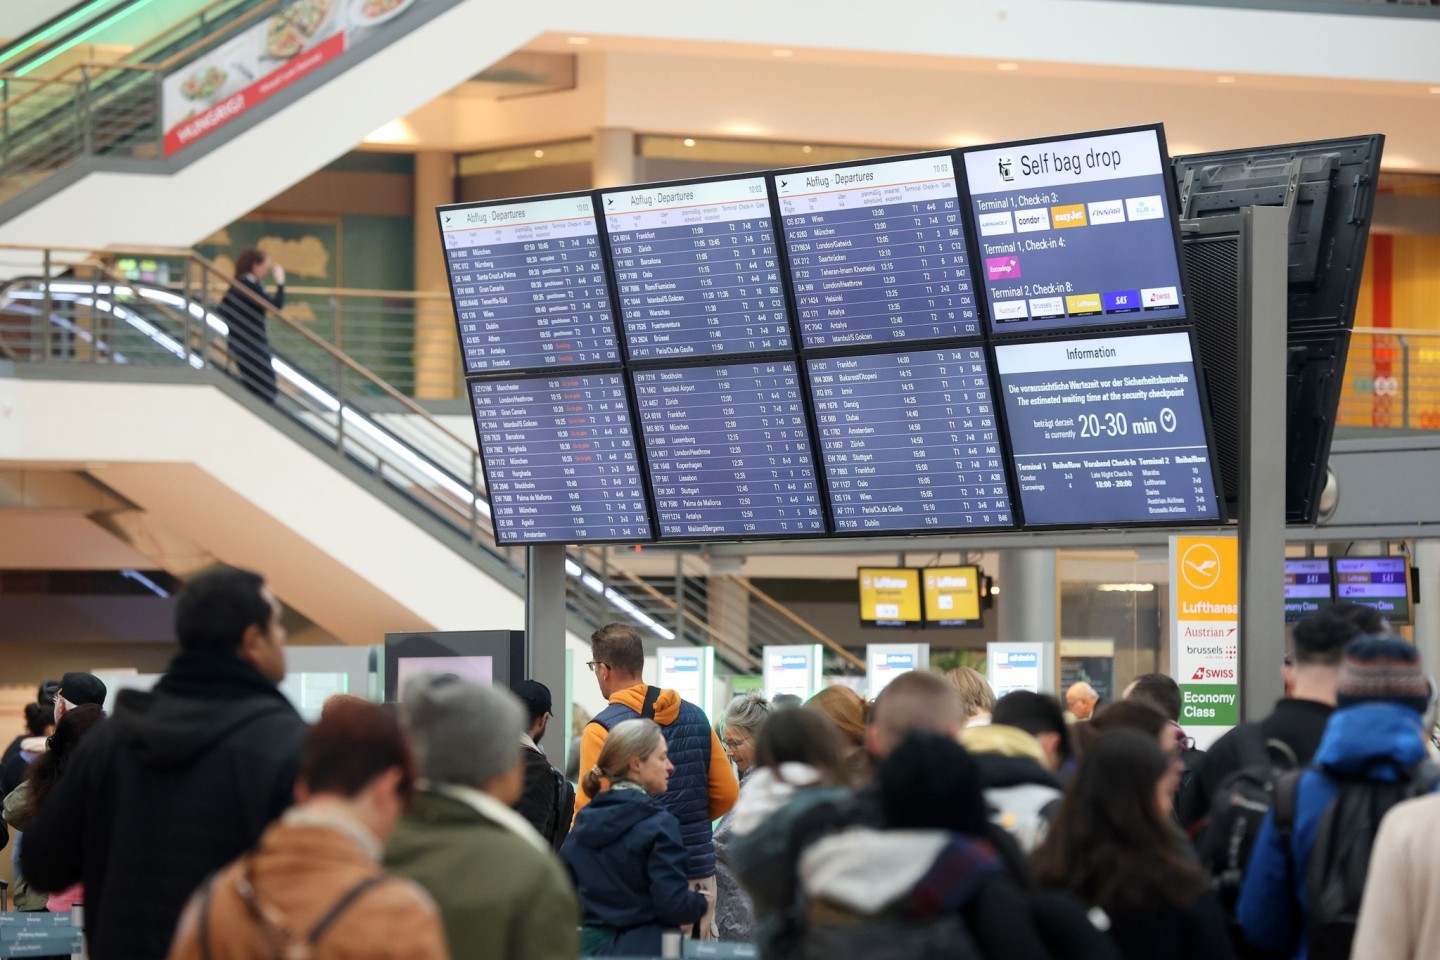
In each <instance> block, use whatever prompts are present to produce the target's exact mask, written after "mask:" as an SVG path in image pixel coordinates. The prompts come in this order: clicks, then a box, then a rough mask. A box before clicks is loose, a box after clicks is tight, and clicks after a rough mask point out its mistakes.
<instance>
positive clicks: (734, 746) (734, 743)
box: [720, 737, 750, 750]
mask: <svg viewBox="0 0 1440 960" xmlns="http://www.w3.org/2000/svg"><path fill="white" fill-rule="evenodd" d="M720 742H721V743H723V744H724V745H725V746H726V747H728V748H729V749H731V750H739V749H740V748H741V747H743V746H745V744H747V743H749V742H750V738H749V737H743V738H741V739H739V740H727V739H725V738H724V737H721V738H720Z"/></svg>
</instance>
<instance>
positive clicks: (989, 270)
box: [985, 257, 1020, 280]
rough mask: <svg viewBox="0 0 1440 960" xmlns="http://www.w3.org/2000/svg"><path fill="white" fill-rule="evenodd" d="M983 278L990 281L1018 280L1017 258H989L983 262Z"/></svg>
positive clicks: (1018, 260)
mask: <svg viewBox="0 0 1440 960" xmlns="http://www.w3.org/2000/svg"><path fill="white" fill-rule="evenodd" d="M985 276H986V278H987V279H990V280H1018V279H1020V259H1019V258H1018V257H991V258H990V259H988V260H986V261H985Z"/></svg>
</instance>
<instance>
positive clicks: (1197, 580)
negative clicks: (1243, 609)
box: [1175, 537, 1240, 620]
mask: <svg viewBox="0 0 1440 960" xmlns="http://www.w3.org/2000/svg"><path fill="white" fill-rule="evenodd" d="M1175 573H1176V577H1175V597H1176V600H1177V602H1178V603H1179V605H1180V609H1179V616H1180V619H1182V620H1236V619H1238V618H1239V616H1240V546H1239V541H1238V540H1236V539H1235V538H1234V537H1176V538H1175Z"/></svg>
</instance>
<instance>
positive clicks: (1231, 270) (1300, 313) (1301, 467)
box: [1173, 134, 1385, 523]
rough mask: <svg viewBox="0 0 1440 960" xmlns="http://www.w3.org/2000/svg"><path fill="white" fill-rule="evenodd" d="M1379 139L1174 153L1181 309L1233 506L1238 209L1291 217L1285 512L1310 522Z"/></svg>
mask: <svg viewBox="0 0 1440 960" xmlns="http://www.w3.org/2000/svg"><path fill="white" fill-rule="evenodd" d="M1384 143H1385V138H1384V137H1383V136H1381V135H1379V134H1373V135H1370V136H1362V137H1352V138H1346V139H1339V140H1322V141H1315V142H1313V143H1302V144H1290V145H1285V146H1274V147H1254V148H1250V149H1244V150H1234V151H1226V152H1223V153H1210V154H1196V155H1193V156H1186V157H1176V158H1175V160H1174V162H1173V168H1174V171H1175V179H1176V182H1177V184H1178V187H1179V192H1180V208H1181V209H1180V215H1181V217H1182V218H1183V221H1182V224H1181V236H1182V243H1183V244H1184V250H1185V258H1184V259H1185V267H1186V272H1187V275H1188V280H1189V283H1188V291H1189V295H1190V300H1191V310H1192V316H1193V317H1194V318H1195V326H1196V329H1197V331H1198V334H1199V340H1200V353H1201V356H1202V358H1203V360H1204V364H1205V370H1206V374H1207V376H1208V378H1209V388H1210V389H1209V395H1210V398H1211V403H1212V421H1213V424H1214V431H1215V442H1216V451H1217V454H1218V456H1219V458H1220V472H1221V478H1222V483H1223V485H1224V488H1225V497H1226V500H1227V502H1228V503H1229V504H1230V506H1231V507H1232V512H1233V509H1234V508H1235V507H1236V506H1237V505H1238V502H1239V460H1240V412H1239V407H1238V398H1239V396H1240V382H1239V357H1238V354H1237V351H1238V346H1239V339H1238V332H1237V329H1238V327H1237V325H1238V314H1239V306H1240V289H1241V288H1240V284H1241V278H1240V276H1239V263H1240V251H1239V211H1240V209H1241V208H1243V207H1246V206H1283V207H1286V208H1288V209H1289V210H1290V211H1291V213H1290V253H1289V266H1288V282H1289V296H1288V302H1287V331H1288V337H1287V339H1288V357H1287V361H1286V382H1287V398H1288V403H1287V407H1288V417H1287V419H1288V423H1287V436H1288V444H1287V452H1286V479H1285V518H1286V521H1287V522H1289V523H1314V522H1315V520H1316V517H1317V516H1318V513H1319V506H1320V492H1321V490H1323V489H1324V486H1325V467H1326V463H1327V462H1328V460H1329V457H1330V441H1331V439H1332V438H1333V436H1334V431H1335V418H1336V414H1337V411H1338V409H1339V403H1340V390H1341V387H1342V385H1343V374H1344V369H1345V356H1346V352H1347V350H1348V348H1349V344H1350V329H1351V327H1352V326H1353V325H1354V322H1355V302H1356V298H1357V297H1358V295H1359V289H1360V275H1361V271H1362V269H1363V267H1364V263H1365V245H1366V243H1367V241H1368V240H1369V236H1370V219H1371V214H1372V211H1373V210H1374V206H1375V193H1376V189H1377V185H1378V178H1379V172H1380V155H1381V151H1382V149H1383V147H1384Z"/></svg>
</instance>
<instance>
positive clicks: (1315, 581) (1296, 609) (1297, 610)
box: [1285, 559, 1335, 623]
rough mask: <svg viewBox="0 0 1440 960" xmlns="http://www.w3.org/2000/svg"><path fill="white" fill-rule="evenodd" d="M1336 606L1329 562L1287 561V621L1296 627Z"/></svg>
mask: <svg viewBox="0 0 1440 960" xmlns="http://www.w3.org/2000/svg"><path fill="white" fill-rule="evenodd" d="M1334 605H1335V583H1334V579H1333V578H1332V577H1331V575H1330V561H1329V560H1324V559H1321V560H1286V561H1285V621H1286V622H1287V623H1293V622H1294V621H1296V620H1303V619H1305V618H1306V617H1308V616H1310V615H1311V614H1315V613H1321V612H1323V611H1325V610H1328V609H1330V608H1331V607H1332V606H1334Z"/></svg>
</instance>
